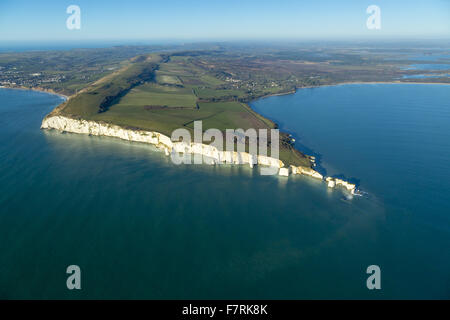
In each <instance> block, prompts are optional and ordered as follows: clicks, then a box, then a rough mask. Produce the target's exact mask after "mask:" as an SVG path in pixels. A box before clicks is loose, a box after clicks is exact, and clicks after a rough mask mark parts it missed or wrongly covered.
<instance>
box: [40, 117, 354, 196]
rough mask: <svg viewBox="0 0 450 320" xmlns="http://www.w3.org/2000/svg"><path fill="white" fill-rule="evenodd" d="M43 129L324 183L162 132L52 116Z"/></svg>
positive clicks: (273, 162)
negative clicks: (260, 167) (136, 144)
mask: <svg viewBox="0 0 450 320" xmlns="http://www.w3.org/2000/svg"><path fill="white" fill-rule="evenodd" d="M41 129H56V130H59V131H63V132H72V133H81V134H89V135H93V136H108V137H116V138H119V139H123V140H128V141H135V142H143V143H149V144H153V145H155V146H156V147H158V148H160V149H161V150H163V151H164V152H165V154H166V155H167V156H169V155H170V154H171V153H183V154H194V155H202V156H204V157H206V158H205V159H203V162H206V163H210V164H220V163H230V164H248V165H249V166H250V167H253V166H254V165H256V164H258V165H263V166H270V167H275V168H279V171H278V174H279V175H280V176H286V177H287V176H289V175H291V174H304V175H308V176H311V177H313V178H316V179H320V180H323V179H324V177H323V176H322V175H321V174H320V173H318V172H317V171H315V170H313V169H311V168H308V167H303V166H300V167H296V166H292V165H291V166H289V167H285V165H284V163H283V162H282V161H281V160H279V159H275V158H271V157H267V156H263V155H252V154H249V153H247V152H236V151H220V150H218V149H217V148H216V147H214V146H211V145H207V144H201V143H195V142H192V143H187V142H172V140H171V139H170V137H168V136H166V135H164V134H162V133H159V132H154V131H145V130H132V129H126V128H122V127H120V126H117V125H112V124H108V123H104V122H96V121H89V120H83V119H72V118H68V117H64V116H61V115H49V116H47V117H46V118H45V119H44V120H43V121H42V125H41ZM326 181H327V183H328V187H330V188H334V187H335V186H337V185H342V186H343V187H345V188H346V189H347V190H349V191H350V192H351V193H354V191H355V189H356V186H355V185H354V184H350V183H348V182H346V181H343V180H340V179H335V178H331V177H328V178H326Z"/></svg>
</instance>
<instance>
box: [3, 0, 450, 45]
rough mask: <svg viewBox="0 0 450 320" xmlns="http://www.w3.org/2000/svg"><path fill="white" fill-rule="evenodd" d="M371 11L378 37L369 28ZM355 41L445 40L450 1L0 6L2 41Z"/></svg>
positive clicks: (46, 0)
mask: <svg viewBox="0 0 450 320" xmlns="http://www.w3.org/2000/svg"><path fill="white" fill-rule="evenodd" d="M69 5H78V6H79V7H80V9H81V28H80V29H79V30H69V29H68V28H67V27H66V20H67V18H68V17H69V16H70V14H68V13H66V9H67V7H68V6H69ZM369 5H377V6H378V7H379V8H380V10H381V11H380V12H381V16H380V17H381V19H380V21H381V29H378V30H369V29H368V28H367V26H366V20H367V19H368V17H369V16H370V14H368V13H366V9H367V7H368V6H369ZM356 38H357V39H364V40H370V39H384V38H391V39H392V38H393V39H396V38H405V39H442V38H445V39H450V0H420V1H419V0H368V1H367V0H308V1H303V0H295V1H294V0H271V1H268V0H258V1H255V0H165V1H160V0H145V1H141V0H121V1H115V0H109V1H105V0H70V1H66V0H40V1H30V0H29V1H23V0H0V41H61V40H66V41H75V40H86V41H88V40H122V39H127V40H171V39H173V40H182V41H189V40H239V39H265V40H270V39H336V40H339V39H356Z"/></svg>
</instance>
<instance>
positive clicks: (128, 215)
mask: <svg viewBox="0 0 450 320" xmlns="http://www.w3.org/2000/svg"><path fill="white" fill-rule="evenodd" d="M449 98H450V95H449V90H448V89H447V87H444V86H389V85H386V86H340V87H327V88H320V89H311V90H301V91H299V92H298V93H297V94H295V95H291V96H283V97H271V98H269V99H263V100H259V101H257V102H255V103H254V104H253V107H254V108H255V109H256V110H258V111H260V112H262V113H263V114H266V115H268V116H270V117H272V118H273V119H275V120H276V121H277V122H279V123H280V124H281V126H282V127H284V128H285V129H287V130H288V131H291V132H292V133H293V134H294V135H295V136H296V137H297V138H298V140H299V142H300V143H301V144H299V147H304V148H308V150H311V151H314V152H315V154H317V155H320V156H321V157H320V158H321V165H322V166H323V168H324V170H327V171H328V173H329V174H342V175H345V176H347V177H350V178H351V177H354V179H355V180H357V181H359V182H360V184H361V188H362V189H363V190H365V191H367V192H368V194H367V195H366V196H365V197H359V198H355V199H353V200H352V201H346V200H345V197H344V194H343V193H342V192H341V191H338V190H335V191H330V190H327V188H326V186H325V184H323V183H321V182H319V181H316V180H313V179H310V178H307V177H290V178H289V179H286V178H281V177H267V176H260V175H259V174H258V170H257V169H256V168H255V169H250V168H248V167H232V166H206V165H205V166H203V165H202V166H189V165H184V166H176V165H174V164H172V163H171V162H170V160H169V159H168V158H166V157H165V156H164V154H163V153H161V152H159V151H157V150H156V149H154V148H153V147H151V146H148V145H144V144H138V143H128V142H125V141H121V140H117V139H112V138H106V137H89V136H83V135H75V134H60V133H57V132H52V131H41V130H39V126H40V123H41V120H42V118H43V117H44V115H45V114H46V113H48V112H49V111H50V110H51V109H53V108H54V107H55V106H56V105H58V104H59V103H60V102H61V99H60V98H59V97H57V96H53V95H48V94H43V93H37V92H30V91H20V90H7V89H0V177H1V184H0V208H1V209H0V298H39V299H41V298H63V299H73V298H75V299H76V298H175V299H177V298H210V299H215V298H256V299H258V298H449V297H450V291H449V288H450V271H449V269H450V252H449V246H450V223H449V212H448V211H449V210H448V208H449V206H448V204H449V203H448V202H449V196H448V190H449V181H450V174H449V166H448V165H447V163H446V161H447V160H448V159H449V156H450V146H449V141H450V139H449V138H450V136H449V129H448V128H449V125H450V120H449V119H450V118H449V112H450V107H449V102H448V101H450V99H449ZM306 146H308V147H306ZM71 264H77V265H79V266H80V267H81V270H82V290H81V291H77V292H73V291H69V290H67V289H66V284H65V282H66V276H67V275H66V273H65V270H66V267H67V266H68V265H71ZM371 264H378V265H379V266H380V267H381V270H382V290H381V291H378V292H373V291H369V290H367V288H366V285H365V282H366V278H367V275H366V273H365V271H366V268H367V266H368V265H371Z"/></svg>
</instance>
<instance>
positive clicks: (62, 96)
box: [0, 86, 71, 107]
mask: <svg viewBox="0 0 450 320" xmlns="http://www.w3.org/2000/svg"><path fill="white" fill-rule="evenodd" d="M0 89H12V90H28V91H36V92H43V93H48V94H53V95H55V96H59V97H61V98H63V99H64V100H65V101H67V100H69V99H70V97H71V96H66V95H64V94H62V93H57V92H55V91H54V90H52V89H45V88H40V87H33V88H28V87H5V86H0ZM58 106H59V105H58ZM58 106H57V107H58Z"/></svg>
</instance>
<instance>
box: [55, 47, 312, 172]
mask: <svg viewBox="0 0 450 320" xmlns="http://www.w3.org/2000/svg"><path fill="white" fill-rule="evenodd" d="M191 59H192V58H191V57H189V56H188V57H186V56H182V57H179V56H175V57H171V59H170V60H167V59H166V58H165V57H163V56H158V55H151V56H149V57H148V58H144V57H138V58H136V59H135V60H134V61H132V62H131V63H129V64H128V65H126V66H125V67H124V68H122V69H121V70H120V71H119V72H116V73H114V74H112V75H109V76H108V77H106V78H105V79H102V80H100V81H97V82H96V83H95V84H93V85H92V86H90V87H88V88H87V89H86V90H83V92H81V93H79V94H78V95H76V96H74V97H72V98H71V99H70V100H69V101H68V102H67V103H66V104H65V105H64V106H62V107H61V108H59V110H57V111H56V112H60V113H62V114H65V115H68V116H71V117H81V118H84V119H89V120H96V121H105V122H109V123H114V124H117V125H121V126H125V127H130V128H139V129H144V130H152V131H158V132H161V133H163V134H165V135H168V136H170V135H171V133H172V131H173V130H175V129H177V128H182V127H184V128H186V129H188V130H191V132H192V131H193V122H194V121H195V120H202V124H203V130H207V129H208V128H217V129H220V130H225V129H237V128H242V129H244V130H245V129H248V128H255V129H271V128H274V127H275V124H274V123H273V122H272V121H270V120H268V119H266V118H264V117H263V116H261V115H259V114H257V113H256V112H254V111H253V110H252V109H251V108H250V107H249V106H248V105H247V104H245V103H242V102H239V101H237V97H239V98H245V97H247V96H248V94H247V89H245V90H244V89H242V90H226V89H221V86H222V85H223V84H224V83H225V82H224V81H223V80H220V79H218V78H216V77H214V75H212V74H210V73H209V72H208V71H207V70H205V69H202V68H200V67H198V66H195V65H194V64H193V63H191ZM149 73H151V75H149ZM105 102H106V103H105ZM105 104H106V108H103V109H102V108H99V106H101V105H105ZM99 111H103V112H99ZM286 138H287V136H286V135H282V136H281V140H282V143H281V144H280V159H281V160H282V161H284V162H285V163H286V164H294V165H303V166H308V167H309V166H310V162H309V160H308V159H307V158H306V157H305V156H304V155H303V154H301V153H300V152H298V151H297V150H295V149H294V148H293V147H291V146H290V145H289V144H288V143H284V142H283V140H284V141H286Z"/></svg>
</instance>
